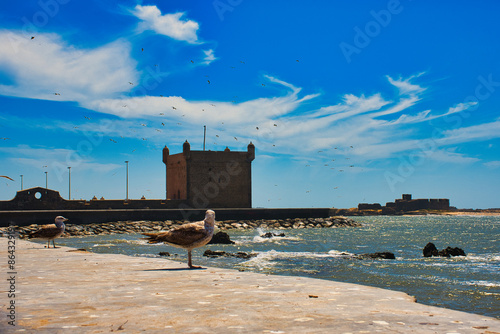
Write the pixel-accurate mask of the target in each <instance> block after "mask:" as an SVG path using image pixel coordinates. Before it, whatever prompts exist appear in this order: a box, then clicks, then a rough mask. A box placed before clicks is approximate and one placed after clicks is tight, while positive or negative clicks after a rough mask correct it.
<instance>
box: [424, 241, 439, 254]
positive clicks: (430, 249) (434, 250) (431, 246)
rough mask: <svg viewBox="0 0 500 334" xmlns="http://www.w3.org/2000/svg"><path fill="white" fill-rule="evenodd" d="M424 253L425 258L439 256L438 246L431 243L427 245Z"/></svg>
mask: <svg viewBox="0 0 500 334" xmlns="http://www.w3.org/2000/svg"><path fill="white" fill-rule="evenodd" d="M423 253H424V257H431V256H438V250H437V248H436V245H434V244H433V243H432V242H429V243H428V244H427V245H425V247H424V250H423Z"/></svg>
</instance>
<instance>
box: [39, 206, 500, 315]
mask: <svg viewBox="0 0 500 334" xmlns="http://www.w3.org/2000/svg"><path fill="white" fill-rule="evenodd" d="M354 218H355V220H356V221H358V222H360V223H362V224H363V226H362V227H349V228H331V229H326V228H325V229H320V228H317V229H297V230H279V232H280V233H285V237H274V238H271V239H267V238H261V237H260V235H261V234H262V233H265V232H269V231H274V232H278V231H277V230H273V229H269V230H261V229H256V230H229V231H226V232H227V233H228V234H229V235H230V237H231V239H232V240H234V241H235V242H236V244H235V245H207V246H205V247H202V248H200V249H196V250H194V252H193V263H194V264H196V265H203V266H212V267H223V268H234V269H238V270H245V271H255V272H261V273H269V274H276V275H296V276H307V277H314V278H320V279H327V280H335V281H342V282H349V283H356V284H364V285H370V286H376V287H381V288H386V289H392V290H398V291H403V292H406V293H407V294H409V295H411V296H414V297H415V298H416V299H417V301H418V302H419V303H423V304H429V305H434V306H440V307H446V308H450V309H455V310H460V311H466V312H471V313H478V314H482V315H487V316H491V317H496V318H500V216H496V217H495V216H493V217H492V216H377V217H354ZM140 237H141V236H140V235H138V234H129V235H124V234H116V235H102V236H92V237H76V238H75V237H73V238H61V239H59V242H58V244H59V245H64V246H70V247H76V248H86V249H87V250H90V251H92V252H97V253H119V254H127V255H133V256H148V257H157V256H159V255H158V253H159V252H164V251H167V252H170V253H171V256H170V257H168V258H169V259H171V260H174V261H179V262H183V263H182V264H180V266H185V263H186V259H187V254H186V251H184V250H182V249H178V248H174V247H171V246H168V245H163V244H155V245H148V244H146V243H145V241H144V240H141V239H140ZM39 242H43V241H39ZM428 242H433V243H434V244H435V245H436V247H437V248H438V249H443V248H446V247H447V246H451V247H460V248H462V249H463V250H464V251H465V253H466V254H467V255H466V256H465V257H463V256H460V257H452V258H441V257H433V258H424V257H423V256H422V249H423V247H424V246H425V245H426V244H427V243H428ZM206 249H211V250H223V251H226V252H247V253H251V252H254V253H257V254H258V255H257V256H256V257H253V258H251V259H249V260H248V259H247V260H245V259H238V258H233V257H220V258H207V257H204V256H202V254H203V252H204V251H205V250H206ZM373 252H392V253H394V254H395V255H396V260H371V259H370V260H360V259H356V258H354V257H353V255H355V254H362V253H373Z"/></svg>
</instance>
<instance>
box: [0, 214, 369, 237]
mask: <svg viewBox="0 0 500 334" xmlns="http://www.w3.org/2000/svg"><path fill="white" fill-rule="evenodd" d="M184 223H188V221H179V220H166V221H144V220H142V221H117V222H109V223H102V224H85V225H76V224H66V231H65V236H86V235H99V234H123V233H141V232H155V231H162V230H169V229H171V228H173V227H175V226H179V225H182V224H184ZM216 225H217V228H218V229H219V230H231V229H255V228H262V229H276V230H281V229H291V228H295V229H302V228H336V227H358V226H361V224H360V223H358V222H356V221H354V220H352V219H350V218H346V217H327V218H305V219H304V218H294V219H292V218H288V219H270V220H265V219H259V220H223V221H217V222H216ZM38 228H39V225H38V224H32V225H29V226H21V227H17V228H16V230H17V231H19V236H20V238H25V237H27V235H28V234H29V233H31V232H33V231H36V230H37V229H38ZM6 233H7V228H0V234H6Z"/></svg>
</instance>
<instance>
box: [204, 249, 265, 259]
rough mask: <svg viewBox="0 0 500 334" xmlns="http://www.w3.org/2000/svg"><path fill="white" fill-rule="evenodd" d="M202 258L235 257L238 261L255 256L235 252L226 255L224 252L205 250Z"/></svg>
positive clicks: (253, 254)
mask: <svg viewBox="0 0 500 334" xmlns="http://www.w3.org/2000/svg"><path fill="white" fill-rule="evenodd" d="M203 256H206V257H212V258H214V257H224V256H225V257H237V258H239V259H250V258H252V257H255V256H257V254H255V253H245V252H237V253H228V252H224V251H213V250H210V249H207V250H206V251H205V252H204V253H203Z"/></svg>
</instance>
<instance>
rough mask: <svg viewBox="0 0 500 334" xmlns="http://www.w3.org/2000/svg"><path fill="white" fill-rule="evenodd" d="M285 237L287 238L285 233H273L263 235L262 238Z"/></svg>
mask: <svg viewBox="0 0 500 334" xmlns="http://www.w3.org/2000/svg"><path fill="white" fill-rule="evenodd" d="M284 236H285V233H280V234H276V233H273V232H267V233H264V234H262V235H261V236H260V237H261V238H273V237H284Z"/></svg>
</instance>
